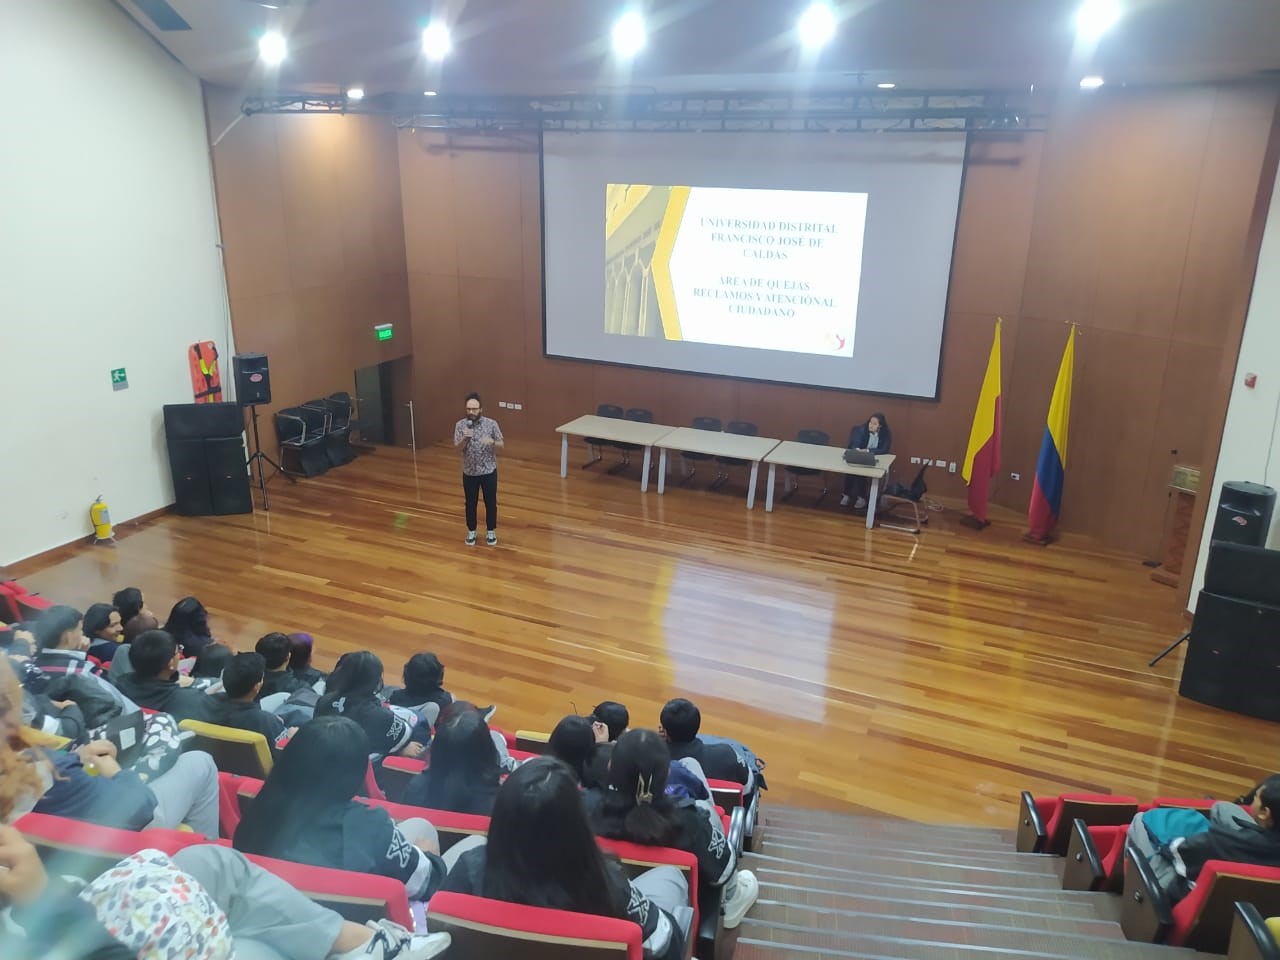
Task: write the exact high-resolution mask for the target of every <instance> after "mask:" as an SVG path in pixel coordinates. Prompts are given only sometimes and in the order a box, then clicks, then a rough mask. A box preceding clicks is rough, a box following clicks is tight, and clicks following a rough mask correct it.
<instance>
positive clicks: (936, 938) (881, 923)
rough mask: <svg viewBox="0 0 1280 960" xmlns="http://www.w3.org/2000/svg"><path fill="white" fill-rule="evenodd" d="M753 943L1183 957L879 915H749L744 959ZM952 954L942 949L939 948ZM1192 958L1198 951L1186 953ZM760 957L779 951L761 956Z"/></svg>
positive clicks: (921, 958)
mask: <svg viewBox="0 0 1280 960" xmlns="http://www.w3.org/2000/svg"><path fill="white" fill-rule="evenodd" d="M747 943H754V944H775V945H777V946H780V947H785V948H792V949H794V948H807V949H808V950H809V951H813V952H811V953H809V956H810V957H813V956H815V955H817V956H823V957H847V956H852V957H895V958H910V960H932V958H934V957H957V956H965V955H973V956H979V955H981V956H984V957H991V956H993V955H994V956H1000V955H1001V954H1002V953H1003V954H1004V955H1006V956H1010V957H1013V956H1018V957H1022V958H1036V960H1040V958H1043V960H1048V958H1053V960H1079V958H1081V957H1088V958H1090V960H1111V958H1117V960H1177V958H1178V954H1176V953H1174V952H1172V951H1173V949H1174V948H1171V947H1165V946H1158V945H1155V944H1143V943H1130V942H1129V941H1127V940H1124V939H1122V938H1120V936H1119V930H1118V928H1117V930H1116V936H1115V938H1111V937H1095V936H1080V935H1073V934H1064V933H1045V932H1033V931H1028V930H1011V929H1008V928H1002V927H986V926H973V925H971V924H968V923H964V922H954V923H953V922H941V921H920V920H906V919H903V920H890V919H888V918H878V919H877V920H876V921H875V929H874V932H872V931H834V930H815V929H812V928H808V927H804V926H791V925H785V924H779V923H777V922H772V923H765V922H760V921H757V920H755V919H753V918H752V917H751V916H748V917H747V919H745V920H743V921H742V925H741V927H739V940H738V951H740V952H739V953H738V960H747V956H748V955H747V954H746V953H745V952H741V951H742V948H743V946H744V945H745V944H747ZM940 949H941V950H945V951H947V952H944V953H940V952H938V951H939V950H940ZM1182 954H1183V956H1190V955H1191V954H1192V951H1182ZM755 956H756V957H757V958H761V957H770V956H774V957H776V955H775V954H769V953H761V954H755Z"/></svg>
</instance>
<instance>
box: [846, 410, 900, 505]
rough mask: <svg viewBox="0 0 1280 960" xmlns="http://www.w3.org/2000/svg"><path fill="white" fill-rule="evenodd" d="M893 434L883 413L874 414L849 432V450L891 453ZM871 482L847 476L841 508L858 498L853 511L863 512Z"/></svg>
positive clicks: (877, 453) (878, 453) (863, 478)
mask: <svg viewBox="0 0 1280 960" xmlns="http://www.w3.org/2000/svg"><path fill="white" fill-rule="evenodd" d="M892 446H893V434H892V433H891V432H890V430H889V421H888V420H886V419H885V415H884V414H883V413H873V414H872V415H871V416H869V417H868V418H867V422H866V423H860V424H858V425H857V426H856V427H854V428H853V429H852V430H850V431H849V449H850V450H865V451H866V452H867V453H874V454H876V455H877V456H879V455H881V454H886V453H890V452H891V448H892ZM868 489H870V481H869V480H868V479H867V478H866V477H855V476H852V475H846V476H845V478H844V496H842V497H841V498H840V506H842V507H847V506H848V505H849V498H850V497H852V496H855V495H856V496H857V498H858V499H857V500H855V501H854V502H853V509H855V510H862V509H864V508H865V507H866V505H867V490H868Z"/></svg>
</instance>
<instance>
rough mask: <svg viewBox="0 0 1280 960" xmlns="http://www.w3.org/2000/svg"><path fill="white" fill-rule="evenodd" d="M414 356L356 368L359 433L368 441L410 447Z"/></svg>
mask: <svg viewBox="0 0 1280 960" xmlns="http://www.w3.org/2000/svg"><path fill="white" fill-rule="evenodd" d="M412 378H413V359H412V358H411V357H400V358H398V359H396V360H385V361H383V362H382V363H379V364H376V365H375V366H372V367H361V368H360V369H359V370H357V371H356V409H357V411H358V416H359V418H360V436H361V438H362V439H364V441H365V442H367V443H380V444H386V445H389V446H396V445H398V446H408V445H409V441H410V436H411V432H412V427H411V426H410V423H409V418H408V412H409V411H408V403H409V398H410V397H411V396H412V395H413V379H412Z"/></svg>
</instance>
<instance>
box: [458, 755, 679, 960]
mask: <svg viewBox="0 0 1280 960" xmlns="http://www.w3.org/2000/svg"><path fill="white" fill-rule="evenodd" d="M442 889H444V890H452V891H454V892H457V893H466V894H471V895H473V896H481V897H488V898H490V899H492V900H504V901H506V902H507V903H519V904H524V905H526V906H532V907H549V908H551V909H554V910H572V911H574V912H576V913H590V914H595V915H597V916H602V917H618V918H622V919H628V920H633V921H635V922H636V923H638V924H639V925H640V928H641V932H642V937H643V940H644V955H645V957H647V958H655V960H656V958H661V960H675V958H678V957H681V956H683V955H684V937H683V935H682V933H681V926H680V924H679V923H677V922H676V920H674V919H673V915H674V914H679V915H682V916H683V915H685V914H686V913H687V912H688V909H689V908H688V903H689V899H688V898H689V890H688V887H687V886H686V885H685V881H684V877H683V876H681V874H680V871H679V870H677V869H676V868H674V867H658V868H656V869H654V870H649V871H646V872H645V873H644V874H642V875H641V876H639V877H636V878H635V879H634V880H630V881H628V880H627V878H626V875H625V874H624V873H623V872H622V869H621V867H619V865H618V864H617V863H616V862H615V861H613V860H609V859H606V857H605V856H604V854H603V853H602V852H601V850H600V848H599V846H597V844H596V841H595V837H594V836H593V835H592V832H591V825H590V824H589V823H588V822H587V815H586V811H585V810H584V809H583V806H582V799H581V796H580V794H579V791H578V784H577V782H576V781H575V780H574V777H573V774H572V773H570V772H569V769H568V768H567V767H566V766H565V765H564V764H562V763H561V762H560V761H559V760H556V759H555V758H553V757H537V758H535V759H533V760H530V761H529V762H528V763H525V764H523V765H521V767H520V768H519V769H518V770H516V772H515V773H513V774H511V776H510V777H508V778H507V782H506V783H504V784H503V785H502V789H501V790H500V791H498V798H497V802H496V803H495V804H494V807H493V817H492V819H491V820H490V821H489V838H488V842H487V843H485V844H484V845H483V846H478V847H473V848H472V849H469V850H467V851H466V852H465V853H463V854H462V855H461V856H460V857H459V858H458V861H457V863H456V864H455V865H454V867H453V869H452V870H450V871H449V876H448V877H447V878H446V880H445V882H444V886H443V887H442Z"/></svg>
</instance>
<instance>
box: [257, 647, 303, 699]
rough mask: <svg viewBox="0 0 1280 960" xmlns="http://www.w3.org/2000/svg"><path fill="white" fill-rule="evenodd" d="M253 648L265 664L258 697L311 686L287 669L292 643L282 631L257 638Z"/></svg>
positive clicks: (296, 690) (291, 692) (292, 691)
mask: <svg viewBox="0 0 1280 960" xmlns="http://www.w3.org/2000/svg"><path fill="white" fill-rule="evenodd" d="M253 649H254V652H255V653H258V654H260V655H261V656H262V659H263V661H264V662H265V663H266V665H267V679H266V682H265V683H263V685H262V693H260V694H259V695H258V696H259V697H270V696H273V695H274V694H277V693H288V694H294V693H297V692H298V691H299V690H304V689H306V688H308V687H310V686H311V685H310V684H309V683H307V682H306V681H305V680H304V679H302V677H300V676H298V675H297V674H296V673H294V672H293V671H292V670H290V669H289V658H290V657H291V656H292V645H291V644H290V641H289V638H288V637H287V636H285V635H284V634H283V633H268V634H267V635H266V636H265V637H262V638H260V639H259V640H258V642H257V643H256V644H255V645H254V648H253Z"/></svg>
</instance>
